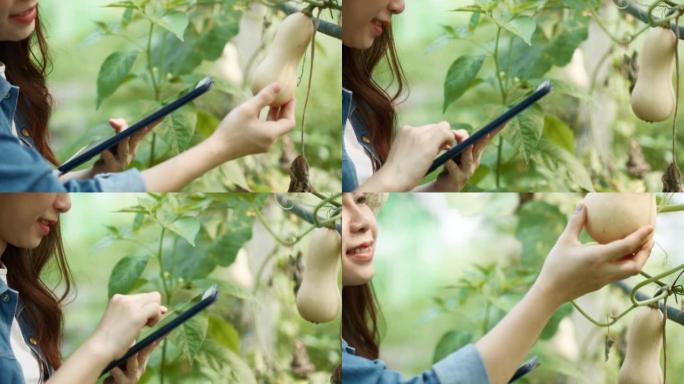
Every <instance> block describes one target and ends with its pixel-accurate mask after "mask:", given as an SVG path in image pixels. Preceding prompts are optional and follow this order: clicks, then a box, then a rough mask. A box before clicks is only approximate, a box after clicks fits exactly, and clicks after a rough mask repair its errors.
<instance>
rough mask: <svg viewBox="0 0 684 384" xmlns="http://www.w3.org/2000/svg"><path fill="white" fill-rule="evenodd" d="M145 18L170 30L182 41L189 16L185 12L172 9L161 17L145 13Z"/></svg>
mask: <svg viewBox="0 0 684 384" xmlns="http://www.w3.org/2000/svg"><path fill="white" fill-rule="evenodd" d="M145 15H146V16H147V18H148V19H149V20H150V21H151V22H152V23H154V24H156V25H158V26H160V27H162V28H164V29H166V30H167V31H169V32H171V33H172V34H173V35H174V36H175V37H176V38H177V39H178V40H180V41H184V38H183V35H184V34H185V30H186V29H187V28H188V24H189V23H190V18H189V17H188V15H187V14H186V13H183V12H178V11H173V12H169V13H167V14H165V15H164V16H162V17H157V16H154V15H149V14H145Z"/></svg>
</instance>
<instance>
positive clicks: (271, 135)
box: [208, 83, 295, 162]
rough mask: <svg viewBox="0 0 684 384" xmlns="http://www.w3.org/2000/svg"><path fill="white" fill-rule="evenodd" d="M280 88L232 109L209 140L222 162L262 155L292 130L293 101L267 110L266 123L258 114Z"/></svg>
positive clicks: (264, 91)
mask: <svg viewBox="0 0 684 384" xmlns="http://www.w3.org/2000/svg"><path fill="white" fill-rule="evenodd" d="M279 92H280V86H279V85H278V84H277V83H273V84H270V85H268V86H267V87H265V88H264V89H262V90H261V91H260V92H259V93H258V94H256V95H255V96H254V97H252V98H251V99H249V100H247V101H245V102H244V103H242V104H241V105H239V106H238V107H236V108H235V109H233V110H232V111H231V112H230V113H229V114H228V115H227V116H226V117H225V118H224V119H223V121H221V124H219V126H218V128H217V129H216V131H215V132H214V133H213V134H212V136H211V137H210V138H209V139H208V140H210V141H211V142H212V143H213V147H214V149H215V153H216V154H217V156H221V157H222V162H224V161H228V160H231V159H234V158H237V157H242V156H245V155H250V154H255V153H263V152H266V151H268V150H269V148H270V147H271V146H272V145H273V143H275V141H276V140H277V139H278V138H279V137H280V136H282V135H285V134H286V133H288V132H290V131H291V130H292V129H293V128H294V127H295V100H294V99H292V100H291V101H290V102H289V103H287V104H285V105H284V106H282V107H280V108H273V107H270V108H269V111H268V116H267V118H266V120H265V121H264V120H260V119H259V114H260V113H261V111H262V110H263V109H264V108H265V107H267V106H268V105H269V104H271V103H272V102H273V101H274V100H275V98H276V96H277V95H278V93H279Z"/></svg>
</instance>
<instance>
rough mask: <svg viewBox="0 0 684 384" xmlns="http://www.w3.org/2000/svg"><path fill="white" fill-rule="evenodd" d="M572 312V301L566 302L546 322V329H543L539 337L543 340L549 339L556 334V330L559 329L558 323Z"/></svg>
mask: <svg viewBox="0 0 684 384" xmlns="http://www.w3.org/2000/svg"><path fill="white" fill-rule="evenodd" d="M571 312H572V304H570V303H565V304H563V305H561V306H560V307H559V308H558V309H557V310H556V312H554V313H553V316H551V318H550V319H549V321H547V322H546V326H544V329H542V332H541V335H539V338H540V339H542V340H548V339H550V338H552V337H553V335H555V334H556V331H558V325H559V324H560V322H561V320H563V318H564V317H565V316H568V315H569V314H570V313H571Z"/></svg>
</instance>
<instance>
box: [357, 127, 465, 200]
mask: <svg viewBox="0 0 684 384" xmlns="http://www.w3.org/2000/svg"><path fill="white" fill-rule="evenodd" d="M455 142H456V134H455V133H454V132H453V131H452V130H451V127H450V126H449V123H447V122H445V121H443V122H441V123H437V124H429V125H423V126H420V127H411V126H404V127H402V128H401V129H399V131H398V132H397V136H396V138H395V139H394V142H393V143H392V148H391V149H390V152H389V155H388V156H387V161H386V162H385V164H384V165H383V166H382V167H381V168H380V170H378V172H376V174H375V175H373V176H372V177H371V178H370V179H369V180H368V182H366V183H364V184H363V185H361V186H360V187H359V190H361V191H367V192H373V191H375V192H379V191H386V192H392V191H409V190H411V189H413V188H414V187H415V186H416V185H417V184H418V182H420V180H421V179H422V178H423V176H425V172H427V170H428V168H429V167H430V164H432V161H433V160H434V159H435V156H437V153H439V151H440V150H441V149H446V148H449V147H450V146H451V145H452V144H453V143H455Z"/></svg>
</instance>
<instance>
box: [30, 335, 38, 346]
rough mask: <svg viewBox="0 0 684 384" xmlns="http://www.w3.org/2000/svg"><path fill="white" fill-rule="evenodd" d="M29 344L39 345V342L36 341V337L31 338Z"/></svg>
mask: <svg viewBox="0 0 684 384" xmlns="http://www.w3.org/2000/svg"><path fill="white" fill-rule="evenodd" d="M29 343H31V345H38V340H36V338H35V337H33V336H31V337H29Z"/></svg>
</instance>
